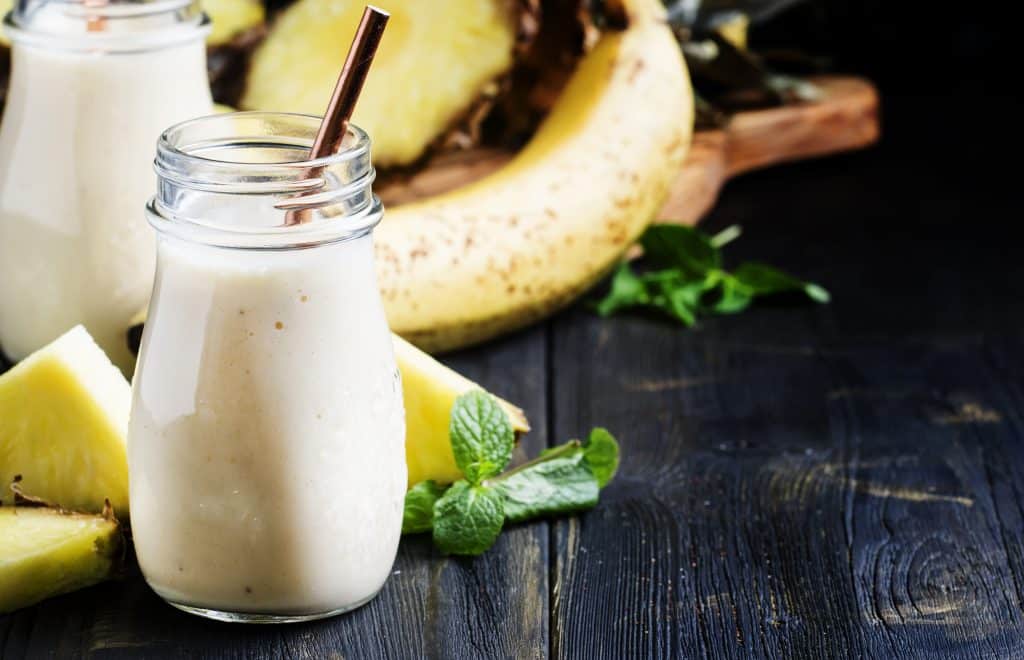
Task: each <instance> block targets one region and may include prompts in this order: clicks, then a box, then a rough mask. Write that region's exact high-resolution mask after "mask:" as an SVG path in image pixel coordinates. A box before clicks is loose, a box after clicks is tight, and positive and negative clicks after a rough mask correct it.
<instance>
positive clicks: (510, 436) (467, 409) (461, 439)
mask: <svg viewBox="0 0 1024 660" xmlns="http://www.w3.org/2000/svg"><path fill="white" fill-rule="evenodd" d="M448 435H449V437H450V438H451V443H452V453H453V454H455V464H456V465H458V466H459V469H460V470H462V473H463V474H464V475H466V479H467V480H468V481H469V482H470V483H473V484H478V483H480V482H481V481H483V480H484V479H486V478H487V477H490V476H493V475H495V474H498V473H499V472H501V471H502V470H504V469H505V466H506V465H508V462H509V459H511V458H512V448H513V447H514V446H515V433H514V432H513V431H512V423H511V422H510V421H509V419H508V415H506V414H505V411H504V410H502V409H501V406H499V405H498V404H497V402H495V400H494V398H493V397H491V396H489V395H488V394H487V393H485V392H482V391H479V390H475V391H472V392H467V393H466V394H464V395H462V396H461V397H459V399H458V400H457V401H456V402H455V405H454V407H453V408H452V413H451V421H450V423H449V426H448Z"/></svg>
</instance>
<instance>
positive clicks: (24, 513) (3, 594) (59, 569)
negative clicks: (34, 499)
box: [0, 506, 121, 613]
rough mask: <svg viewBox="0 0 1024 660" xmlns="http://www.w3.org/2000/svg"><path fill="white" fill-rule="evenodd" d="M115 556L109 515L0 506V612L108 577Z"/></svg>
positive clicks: (117, 542)
mask: <svg viewBox="0 0 1024 660" xmlns="http://www.w3.org/2000/svg"><path fill="white" fill-rule="evenodd" d="M120 552H121V531H120V528H119V526H118V524H117V521H116V520H114V519H113V518H112V517H106V516H93V515H86V514H80V513H65V512H63V511H58V510H56V509H48V508H41V507H18V508H14V507H10V506H3V507H0V613H3V612H12V611H14V610H16V609H18V608H21V607H26V606H28V605H32V604H33V603H38V602H39V601H41V600H43V599H44V598H50V597H51V596H56V595H58V594H63V593H67V592H69V591H74V590H75V589H81V588H82V587H87V586H89V585H91V584H96V583H97V582H101V581H103V580H105V579H107V578H108V577H110V576H111V574H112V573H113V572H114V569H115V567H116V566H117V564H118V558H119V557H120Z"/></svg>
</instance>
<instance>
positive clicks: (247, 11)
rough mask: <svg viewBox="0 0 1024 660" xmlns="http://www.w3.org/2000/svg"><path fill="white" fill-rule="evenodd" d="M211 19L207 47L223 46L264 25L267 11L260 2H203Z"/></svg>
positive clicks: (236, 0)
mask: <svg viewBox="0 0 1024 660" xmlns="http://www.w3.org/2000/svg"><path fill="white" fill-rule="evenodd" d="M202 6H203V11H205V12H206V15H207V16H209V17H210V23H211V26H210V28H211V29H210V34H208V35H206V45H208V46H222V45H224V44H226V43H228V42H230V41H231V40H232V39H233V38H235V37H237V36H238V35H239V34H241V33H243V32H245V31H246V30H248V29H250V28H254V27H256V26H257V25H261V24H262V23H263V19H264V16H265V11H264V9H263V3H262V2H260V0H202Z"/></svg>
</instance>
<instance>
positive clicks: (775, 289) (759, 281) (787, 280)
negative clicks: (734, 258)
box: [735, 262, 832, 303]
mask: <svg viewBox="0 0 1024 660" xmlns="http://www.w3.org/2000/svg"><path fill="white" fill-rule="evenodd" d="M735 277H736V279H737V280H738V281H739V282H741V283H742V284H744V285H746V286H747V287H749V288H750V289H751V290H753V292H754V294H756V295H762V296H765V295H770V294H773V293H786V292H789V291H803V292H804V293H805V294H807V297H808V298H810V299H811V300H814V301H815V302H819V303H827V302H828V301H829V300H831V299H832V296H831V295H829V292H828V291H826V290H825V289H824V288H822V287H820V286H818V285H817V284H814V283H813V282H805V281H804V280H801V279H799V278H796V277H793V276H792V275H790V274H789V273H785V272H783V271H781V270H779V269H778V268H773V267H772V266H768V265H766V264H762V263H757V262H750V263H745V264H742V265H741V266H740V267H739V268H737V269H736V273H735Z"/></svg>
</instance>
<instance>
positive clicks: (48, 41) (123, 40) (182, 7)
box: [3, 0, 210, 53]
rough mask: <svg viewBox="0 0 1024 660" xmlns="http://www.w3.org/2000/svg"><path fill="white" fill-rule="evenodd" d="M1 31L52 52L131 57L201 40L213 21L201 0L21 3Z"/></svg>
mask: <svg viewBox="0 0 1024 660" xmlns="http://www.w3.org/2000/svg"><path fill="white" fill-rule="evenodd" d="M3 29H4V31H5V32H6V33H7V34H8V35H9V36H10V38H11V40H12V41H13V42H15V43H20V44H27V45H30V46H41V47H45V48H47V49H50V50H64V51H72V52H106V53H129V52H142V51H149V50H157V49H160V48H164V47H167V46H173V45H177V44H180V43H185V42H188V41H193V40H201V39H203V38H205V36H206V34H207V33H208V32H209V31H210V19H209V17H208V16H207V15H206V14H205V13H203V11H202V8H201V7H200V4H199V0H17V1H16V2H15V4H14V6H13V7H12V9H11V11H9V12H8V13H7V15H6V16H5V17H4V21H3Z"/></svg>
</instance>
